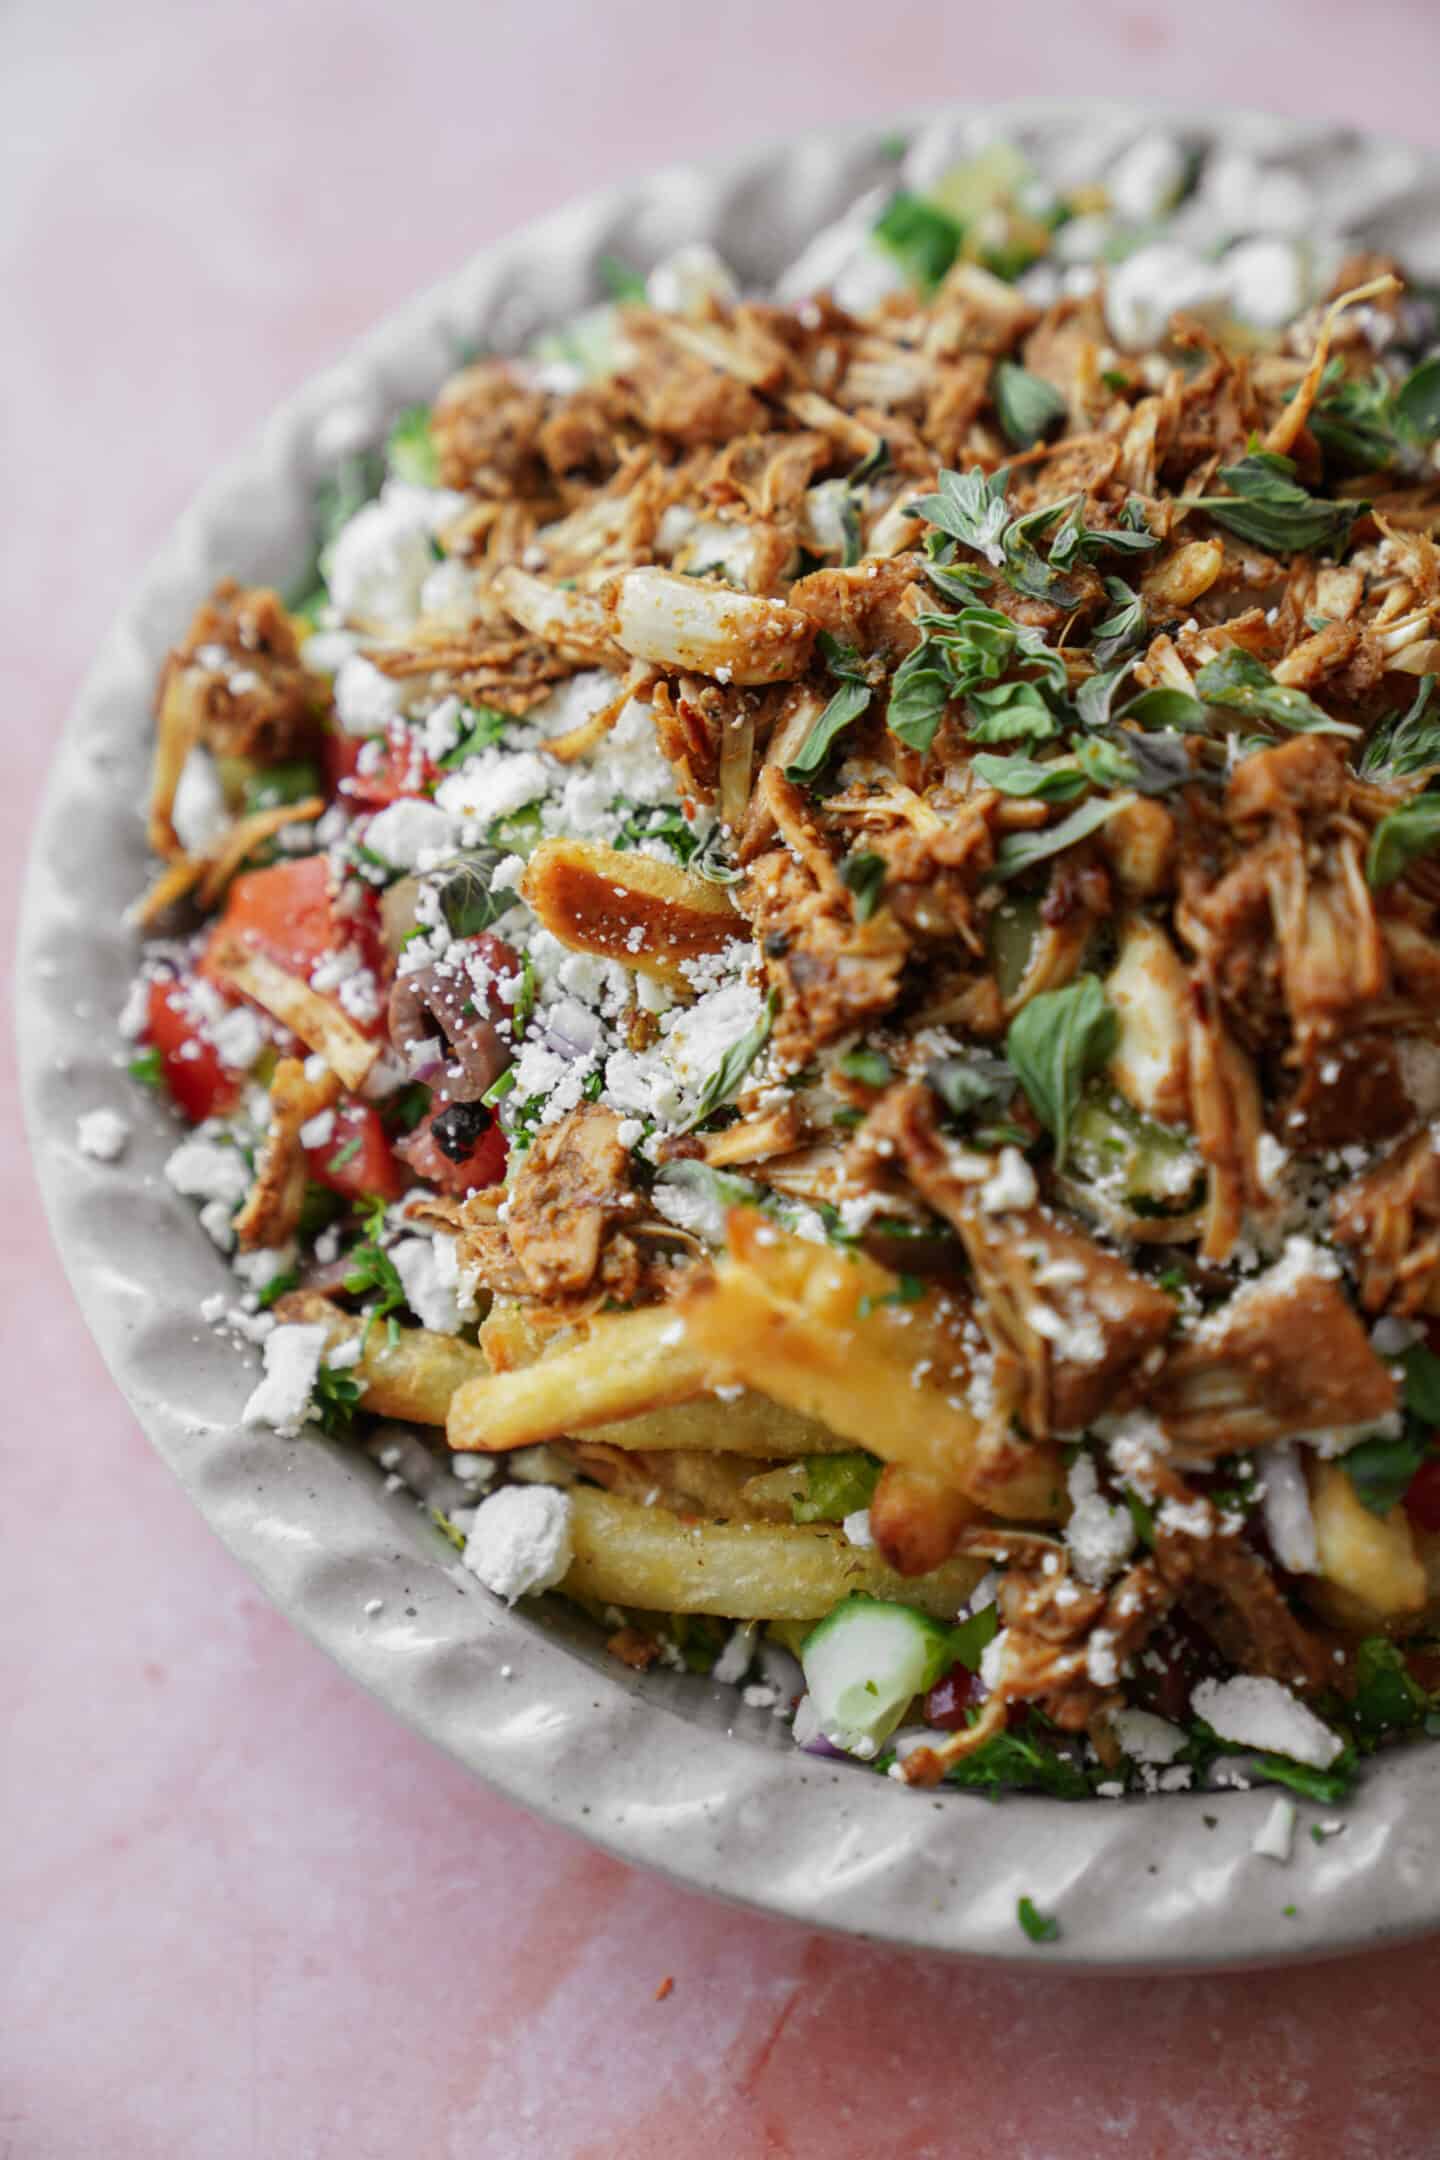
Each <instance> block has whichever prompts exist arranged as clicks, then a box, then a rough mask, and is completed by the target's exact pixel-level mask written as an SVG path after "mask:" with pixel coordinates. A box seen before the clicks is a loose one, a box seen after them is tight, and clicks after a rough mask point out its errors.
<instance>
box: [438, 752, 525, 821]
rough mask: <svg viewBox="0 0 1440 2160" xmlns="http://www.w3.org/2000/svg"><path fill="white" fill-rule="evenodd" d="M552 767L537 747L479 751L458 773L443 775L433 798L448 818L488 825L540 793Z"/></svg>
mask: <svg viewBox="0 0 1440 2160" xmlns="http://www.w3.org/2000/svg"><path fill="white" fill-rule="evenodd" d="M552 770H553V768H552V767H550V766H548V765H547V764H546V762H545V760H544V758H543V757H541V755H540V753H539V751H538V750H502V749H500V748H498V747H497V748H494V749H491V750H482V751H480V752H478V754H477V755H476V756H475V757H472V758H466V760H465V762H464V764H463V765H462V766H461V768H460V770H459V771H458V772H454V773H449V774H447V776H446V777H445V779H443V780H442V781H441V782H440V785H439V786H438V787H437V788H436V790H435V801H436V803H437V804H438V806H439V808H440V809H441V810H443V811H446V812H448V813H449V815H450V816H451V817H452V818H466V819H473V820H474V821H475V822H476V824H479V825H489V824H491V823H492V822H493V821H494V820H495V819H496V818H501V817H508V816H509V815H510V814H511V812H512V811H515V810H523V809H524V808H525V806H526V804H527V803H532V802H535V801H537V800H538V798H539V797H540V796H542V795H544V794H545V793H546V791H547V789H548V788H549V786H550V778H551V772H552Z"/></svg>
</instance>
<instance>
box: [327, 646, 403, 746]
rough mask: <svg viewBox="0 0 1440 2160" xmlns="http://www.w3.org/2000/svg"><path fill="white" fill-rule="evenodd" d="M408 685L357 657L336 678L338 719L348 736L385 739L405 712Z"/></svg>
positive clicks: (368, 661)
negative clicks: (393, 721)
mask: <svg viewBox="0 0 1440 2160" xmlns="http://www.w3.org/2000/svg"><path fill="white" fill-rule="evenodd" d="M405 696H406V691H405V685H404V683H399V682H395V681H393V680H392V679H391V677H390V676H388V675H382V674H381V672H380V670H379V668H377V667H376V666H375V664H374V662H373V661H370V660H367V659H365V658H364V656H363V654H361V653H355V654H353V655H351V656H350V657H349V658H347V659H345V660H342V661H341V663H340V668H339V672H338V673H337V674H336V677H335V717H336V719H337V720H338V721H339V722H340V725H341V727H342V729H343V730H344V732H345V733H346V734H347V735H383V734H384V732H385V730H386V728H388V727H389V725H390V723H391V721H392V720H398V719H399V718H400V715H401V714H402V713H403V712H404V710H405Z"/></svg>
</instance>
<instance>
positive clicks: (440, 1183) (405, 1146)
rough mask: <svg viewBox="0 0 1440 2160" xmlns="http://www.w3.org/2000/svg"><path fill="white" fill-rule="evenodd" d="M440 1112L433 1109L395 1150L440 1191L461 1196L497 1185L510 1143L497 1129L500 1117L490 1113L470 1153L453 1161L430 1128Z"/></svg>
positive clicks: (417, 1172) (417, 1174)
mask: <svg viewBox="0 0 1440 2160" xmlns="http://www.w3.org/2000/svg"><path fill="white" fill-rule="evenodd" d="M440 1114H441V1113H440V1112H439V1111H436V1110H432V1111H431V1112H430V1113H429V1115H428V1116H427V1117H426V1119H425V1120H424V1122H423V1124H420V1125H417V1126H416V1128H415V1130H414V1132H412V1133H411V1134H410V1135H409V1136H408V1137H407V1138H406V1139H404V1140H401V1141H399V1142H398V1143H397V1144H396V1150H395V1152H396V1154H397V1155H399V1156H400V1157H401V1158H402V1159H403V1160H404V1161H405V1162H407V1163H408V1164H409V1165H410V1168H411V1169H412V1170H413V1171H414V1172H415V1175H416V1176H417V1177H421V1178H424V1180H425V1182H426V1183H427V1185H434V1186H436V1187H437V1188H438V1190H439V1191H441V1192H445V1193H454V1194H456V1195H457V1196H460V1197H463V1195H464V1194H466V1193H472V1192H479V1191H480V1190H481V1188H482V1187H483V1186H486V1185H498V1184H499V1183H500V1180H501V1179H502V1178H503V1177H504V1175H505V1160H506V1157H507V1155H508V1153H509V1143H508V1141H507V1140H506V1138H505V1135H504V1133H503V1132H502V1131H501V1129H500V1121H499V1119H498V1118H496V1117H494V1116H493V1115H492V1117H491V1120H490V1123H489V1124H488V1125H487V1126H486V1128H485V1130H484V1132H482V1133H481V1134H480V1137H479V1138H478V1139H477V1140H476V1142H475V1144H474V1146H473V1147H472V1148H471V1149H470V1152H469V1154H468V1155H466V1156H465V1157H464V1158H463V1160H461V1161H460V1162H456V1161H454V1160H453V1158H452V1157H451V1156H449V1155H447V1154H446V1153H445V1150H444V1149H443V1148H442V1147H441V1145H440V1143H439V1141H438V1140H437V1139H436V1138H435V1136H434V1134H433V1133H432V1132H431V1130H430V1128H431V1126H432V1125H433V1124H434V1122H435V1119H436V1118H437V1116H439V1115H440Z"/></svg>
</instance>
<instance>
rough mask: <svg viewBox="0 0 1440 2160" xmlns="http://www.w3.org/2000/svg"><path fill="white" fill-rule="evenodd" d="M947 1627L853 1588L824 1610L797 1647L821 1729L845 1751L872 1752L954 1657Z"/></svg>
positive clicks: (856, 1753) (864, 1753)
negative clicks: (850, 1593) (831, 1608)
mask: <svg viewBox="0 0 1440 2160" xmlns="http://www.w3.org/2000/svg"><path fill="white" fill-rule="evenodd" d="M951 1634H952V1630H951V1629H950V1628H948V1627H946V1626H944V1625H943V1624H942V1623H941V1622H940V1621H938V1620H932V1619H931V1618H930V1617H929V1615H928V1614H927V1613H922V1612H916V1611H915V1610H914V1608H913V1607H912V1606H909V1605H890V1604H887V1603H886V1602H885V1600H884V1599H882V1598H873V1597H866V1596H865V1595H863V1593H859V1592H857V1593H856V1595H855V1596H854V1597H848V1598H846V1600H845V1602H844V1604H843V1605H837V1606H836V1607H835V1610H834V1611H833V1612H832V1613H828V1614H827V1615H826V1617H825V1618H824V1619H823V1620H822V1621H821V1622H820V1624H819V1625H818V1627H816V1628H814V1629H813V1630H812V1632H811V1633H810V1634H809V1635H808V1636H807V1637H806V1639H805V1644H804V1647H803V1649H802V1650H801V1653H800V1662H801V1664H802V1665H803V1666H804V1668H805V1685H806V1687H807V1688H808V1689H809V1691H810V1701H811V1704H812V1706H813V1708H814V1711H815V1715H816V1718H817V1720H818V1722H819V1727H820V1730H821V1731H822V1732H823V1733H824V1735H825V1737H826V1738H827V1739H828V1740H829V1741H830V1742H831V1743H832V1744H833V1745H834V1746H835V1747H841V1748H845V1749H846V1750H847V1751H848V1752H849V1753H850V1754H852V1755H866V1756H869V1755H875V1754H878V1752H879V1750H880V1746H881V1743H882V1742H883V1741H885V1740H887V1739H888V1738H889V1736H890V1734H891V1733H892V1732H894V1730H895V1728H896V1726H897V1725H898V1724H899V1723H900V1721H901V1719H902V1718H903V1717H904V1715H905V1712H906V1711H907V1710H908V1709H909V1707H910V1704H911V1703H912V1702H913V1701H914V1699H915V1697H916V1696H917V1695H920V1694H923V1693H924V1691H925V1689H926V1688H930V1687H933V1686H934V1685H935V1682H936V1681H937V1680H938V1679H939V1678H940V1675H941V1673H943V1672H944V1671H945V1670H946V1668H947V1667H948V1666H949V1665H950V1664H951V1663H952V1662H953V1656H954V1652H953V1649H952V1644H951Z"/></svg>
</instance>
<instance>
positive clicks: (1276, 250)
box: [1220, 239, 1307, 330]
mask: <svg viewBox="0 0 1440 2160" xmlns="http://www.w3.org/2000/svg"><path fill="white" fill-rule="evenodd" d="M1220 275H1221V276H1222V277H1223V278H1224V280H1225V287H1226V291H1227V292H1228V294H1229V296H1230V305H1231V307H1232V308H1233V309H1234V311H1235V313H1236V315H1237V316H1238V317H1239V318H1240V320H1241V322H1245V323H1253V324H1254V326H1255V327H1256V328H1257V329H1260V330H1278V329H1279V328H1280V327H1281V325H1282V324H1283V323H1288V322H1291V321H1293V319H1294V318H1295V316H1297V315H1299V314H1300V313H1301V312H1302V311H1303V309H1304V306H1305V302H1306V298H1307V293H1306V280H1305V270H1304V265H1303V264H1302V262H1301V260H1300V253H1299V250H1298V249H1297V248H1296V247H1295V245H1294V244H1293V242H1291V241H1289V240H1279V239H1259V240H1242V241H1241V242H1240V244H1239V246H1238V247H1232V248H1231V249H1230V250H1229V252H1228V253H1227V254H1226V255H1225V256H1223V257H1222V259H1221V263H1220Z"/></svg>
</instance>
